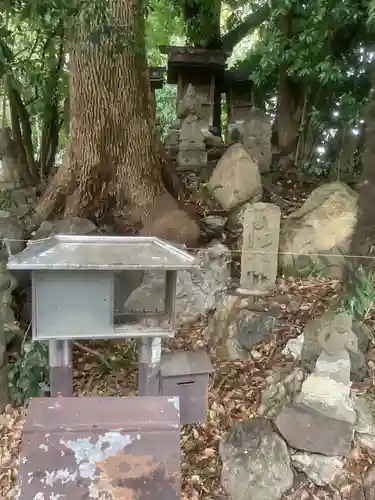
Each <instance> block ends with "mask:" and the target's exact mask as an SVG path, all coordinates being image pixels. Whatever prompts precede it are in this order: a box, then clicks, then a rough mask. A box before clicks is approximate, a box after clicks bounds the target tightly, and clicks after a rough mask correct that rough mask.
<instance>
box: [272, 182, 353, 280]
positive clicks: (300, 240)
mask: <svg viewBox="0 0 375 500" xmlns="http://www.w3.org/2000/svg"><path fill="white" fill-rule="evenodd" d="M357 202H358V195H357V193H355V191H353V190H352V189H350V188H349V187H348V186H347V185H346V184H343V183H341V182H331V183H329V184H324V185H323V186H320V187H319V188H317V189H315V190H314V191H313V192H312V193H311V195H310V196H309V197H308V199H307V200H306V201H305V203H304V204H303V205H302V207H301V208H299V209H298V210H296V211H295V212H293V213H292V214H290V215H289V217H288V218H287V219H286V220H285V221H284V222H283V224H282V227H281V230H280V256H279V263H280V265H281V266H282V267H283V268H284V269H285V270H286V272H287V273H289V274H294V275H295V274H298V275H303V274H309V273H311V272H315V273H319V274H321V275H324V276H330V277H332V278H338V279H340V278H341V276H342V271H343V266H344V263H345V254H346V253H347V252H348V249H349V245H350V240H351V237H352V234H353V230H354V226H355V223H356V220H357Z"/></svg>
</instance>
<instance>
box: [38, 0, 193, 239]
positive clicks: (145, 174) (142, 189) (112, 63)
mask: <svg viewBox="0 0 375 500" xmlns="http://www.w3.org/2000/svg"><path fill="white" fill-rule="evenodd" d="M108 9H109V10H110V12H109V14H110V17H111V25H112V26H111V27H110V33H109V34H108V35H107V34H106V38H105V39H104V38H103V37H101V38H100V40H95V41H92V40H91V38H90V33H89V32H88V30H85V29H81V30H80V31H79V33H76V34H75V38H74V40H73V41H72V48H71V51H70V62H69V67H70V74H71V78H70V95H69V100H70V136H69V141H68V150H67V158H66V162H65V164H64V165H63V166H62V167H61V168H60V169H59V171H58V172H57V174H56V176H55V178H54V179H53V181H52V182H51V185H50V186H49V187H48V188H47V190H46V192H45V194H44V196H43V197H42V199H41V201H40V203H39V204H38V206H37V208H36V211H35V214H34V217H33V220H32V224H31V226H32V227H34V226H35V225H38V224H40V223H41V222H42V221H43V220H44V219H46V218H48V217H49V216H50V215H51V214H52V212H53V211H54V210H56V209H58V208H59V207H62V208H63V214H64V217H73V216H75V217H87V218H92V217H94V216H99V217H101V216H102V217H104V216H106V215H108V214H105V211H106V210H107V211H108V210H110V211H111V214H110V215H111V218H112V220H113V224H114V228H115V230H117V231H118V232H123V231H125V230H126V229H127V228H128V227H129V224H130V225H131V226H132V227H134V228H141V234H144V235H155V236H158V237H161V238H165V239H168V240H170V241H175V242H179V243H185V244H187V245H188V246H193V245H195V244H196V243H197V241H198V238H199V228H198V226H197V224H196V222H195V221H194V220H192V219H191V218H190V217H189V216H188V215H187V214H186V213H185V212H183V211H181V210H179V208H178V204H177V202H176V200H175V199H174V198H173V196H171V195H170V193H168V191H167V190H166V188H165V186H164V184H163V182H162V175H161V167H160V162H159V159H158V151H157V136H156V129H155V126H154V123H153V120H152V118H151V113H150V102H149V92H150V89H149V85H150V84H149V79H148V70H147V65H146V55H145V48H144V20H143V9H142V5H141V2H135V1H133V0H111V1H110V2H109V4H108ZM101 22H102V21H101ZM96 27H97V28H99V27H100V26H99V20H98V25H97V26H96ZM102 28H103V26H101V29H102ZM91 29H92V28H91ZM108 207H110V209H109V208H108Z"/></svg>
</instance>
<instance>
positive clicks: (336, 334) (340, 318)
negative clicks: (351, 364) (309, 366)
mask: <svg viewBox="0 0 375 500" xmlns="http://www.w3.org/2000/svg"><path fill="white" fill-rule="evenodd" d="M352 324H353V318H352V317H351V316H350V314H347V313H338V314H336V315H335V316H334V317H333V319H332V321H331V322H330V323H328V324H327V325H326V326H324V327H323V328H322V330H321V331H320V333H319V335H318V342H319V344H320V346H321V347H322V349H323V351H325V352H326V353H327V354H328V355H329V356H334V355H335V354H337V353H338V352H341V351H343V350H347V351H351V352H357V350H358V340H357V336H356V335H355V333H354V332H353V331H352Z"/></svg>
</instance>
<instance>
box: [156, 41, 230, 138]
mask: <svg viewBox="0 0 375 500" xmlns="http://www.w3.org/2000/svg"><path fill="white" fill-rule="evenodd" d="M159 48H160V52H161V53H162V54H167V55H168V73H167V78H168V80H167V81H168V83H169V84H172V85H176V84H177V102H176V108H177V109H178V107H179V103H180V101H181V100H182V99H183V97H184V96H185V94H186V91H187V88H188V86H189V84H193V85H194V89H195V91H196V95H197V96H199V98H200V100H201V107H202V109H201V114H202V116H201V119H202V122H203V123H202V128H203V129H204V130H207V131H208V130H209V127H212V126H213V125H214V123H213V122H214V101H215V87H217V86H218V85H219V83H220V82H221V80H222V79H223V77H224V69H225V66H226V59H227V57H228V56H229V54H227V53H225V52H223V51H222V50H219V49H205V48H195V47H176V46H165V45H164V46H160V47H159Z"/></svg>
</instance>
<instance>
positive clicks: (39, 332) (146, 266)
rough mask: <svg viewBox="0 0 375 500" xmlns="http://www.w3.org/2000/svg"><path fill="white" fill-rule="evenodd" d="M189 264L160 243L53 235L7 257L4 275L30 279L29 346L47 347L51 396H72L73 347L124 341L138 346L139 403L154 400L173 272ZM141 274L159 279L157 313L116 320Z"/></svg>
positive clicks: (170, 326) (170, 323)
mask: <svg viewBox="0 0 375 500" xmlns="http://www.w3.org/2000/svg"><path fill="white" fill-rule="evenodd" d="M194 261H195V259H194V257H193V256H191V255H189V254H188V253H187V252H185V251H183V250H181V249H179V248H177V247H175V246H173V245H170V244H169V243H167V242H165V241H162V240H159V239H157V238H153V237H135V236H134V237H121V236H73V235H56V236H53V237H51V238H47V239H45V240H40V241H36V242H33V243H31V244H29V245H28V246H27V247H26V248H25V250H23V251H22V252H21V253H19V254H18V255H14V256H11V257H10V258H9V261H8V268H9V269H12V270H17V271H20V270H30V271H31V272H32V304H33V308H32V311H33V312H32V329H33V340H36V341H41V342H48V344H49V366H50V393H51V396H57V395H60V396H65V397H67V396H71V395H72V394H73V386H72V379H73V377H72V340H74V339H80V340H83V339H131V338H139V339H141V343H142V347H141V350H140V357H139V395H141V396H158V395H159V392H160V391H159V385H160V384H159V372H160V358H161V339H162V338H165V337H173V336H174V335H175V301H176V283H177V271H181V270H190V269H193V268H195V267H196V264H195V262H194ZM140 271H141V272H143V271H164V272H165V276H166V287H165V300H164V307H163V309H162V310H161V311H155V310H151V311H145V310H143V311H137V310H136V311H126V310H124V311H120V316H121V315H122V316H123V319H122V320H121V319H120V318H119V317H118V316H119V315H118V311H117V309H118V308H120V309H121V307H124V300H123V299H124V297H125V296H126V298H127V297H128V296H129V294H130V293H131V289H132V288H133V286H134V289H136V288H138V286H139V285H140V284H141V279H140V277H142V274H140ZM116 273H120V276H121V278H120V282H119V280H118V276H116ZM132 278H134V279H132ZM119 285H120V286H119ZM122 285H124V286H122ZM129 288H130V289H129ZM116 292H120V293H119V297H117V299H116ZM121 296H122V298H121ZM125 300H126V299H125ZM121 302H122V304H121ZM124 309H125V307H124ZM151 309H153V307H152V306H151ZM121 313H123V314H121ZM129 315H130V316H131V317H132V318H135V321H132V320H130V321H129V320H127V319H126V318H128V317H129Z"/></svg>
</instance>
